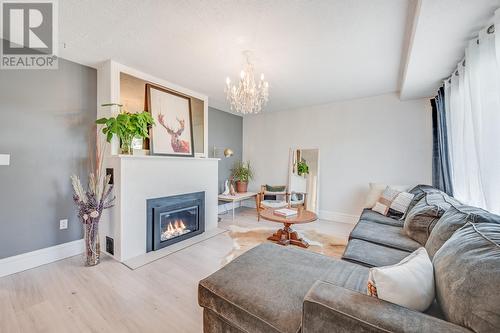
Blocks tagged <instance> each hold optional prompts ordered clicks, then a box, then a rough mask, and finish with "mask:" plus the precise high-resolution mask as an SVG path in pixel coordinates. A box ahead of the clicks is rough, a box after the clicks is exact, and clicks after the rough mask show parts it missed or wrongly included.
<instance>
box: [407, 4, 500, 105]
mask: <svg viewBox="0 0 500 333" xmlns="http://www.w3.org/2000/svg"><path fill="white" fill-rule="evenodd" d="M499 7H500V0H422V1H418V2H417V5H416V9H415V12H414V21H413V28H412V32H411V37H409V38H408V39H409V40H410V42H409V48H408V50H409V53H408V58H407V59H405V65H406V72H404V73H403V76H402V82H401V89H400V90H401V99H414V98H420V97H426V96H433V95H435V94H436V89H437V88H438V87H439V86H441V84H442V80H443V79H444V78H446V77H448V76H450V74H451V73H452V72H453V71H454V69H455V67H456V66H457V64H458V62H460V61H461V60H462V59H463V57H464V55H465V52H464V50H465V47H466V45H467V42H468V41H469V40H470V39H472V38H474V37H477V32H478V31H479V30H480V29H482V28H484V27H485V26H487V25H488V23H489V22H490V21H491V20H492V19H493V14H494V11H495V9H497V8H499Z"/></svg>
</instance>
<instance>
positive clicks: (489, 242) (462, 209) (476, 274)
mask: <svg viewBox="0 0 500 333" xmlns="http://www.w3.org/2000/svg"><path fill="white" fill-rule="evenodd" d="M411 192H412V193H413V194H415V197H414V199H413V201H412V203H411V205H410V209H409V210H408V212H407V214H406V216H404V217H403V218H390V217H386V216H383V215H380V214H378V213H376V212H373V211H371V210H369V209H365V210H364V211H363V212H362V214H361V217H360V219H359V222H358V223H357V225H356V226H355V228H354V229H353V231H352V233H351V235H350V238H349V242H348V245H347V247H346V249H345V252H344V255H343V258H342V260H338V259H334V258H331V257H327V256H323V255H320V254H316V253H312V252H309V251H305V250H303V249H299V248H293V247H282V246H280V245H275V244H268V243H266V244H262V245H259V246H257V247H255V248H253V249H251V250H249V251H247V252H246V253H244V254H243V255H241V256H240V257H238V258H236V259H235V260H233V261H232V262H231V263H229V264H228V265H226V266H225V267H223V268H222V269H220V270H219V271H217V272H215V273H214V274H212V275H211V276H209V277H207V278H206V279H204V280H202V281H200V283H199V288H198V301H199V304H200V306H202V307H203V308H204V309H203V327H204V332H207V333H208V332H290V333H292V332H293V333H296V332H304V333H309V332H471V331H475V332H500V245H499V244H500V216H497V215H494V214H491V213H488V212H486V211H484V210H481V209H479V208H475V207H468V206H463V205H461V204H460V203H459V202H458V201H457V200H455V199H454V198H452V197H449V196H448V195H446V194H445V193H443V192H441V191H439V190H437V189H434V188H432V187H430V186H426V185H419V186H416V187H415V188H414V189H412V190H411ZM410 235H411V237H410ZM422 246H425V247H426V249H427V251H428V253H429V255H430V256H431V259H432V260H433V265H434V273H435V287H436V300H435V301H434V303H433V304H432V305H431V306H430V308H429V309H428V310H427V311H425V312H424V313H420V312H416V311H413V310H410V309H406V308H404V307H401V306H398V305H395V304H392V303H389V302H386V301H384V300H381V299H378V298H375V297H371V296H368V295H367V293H366V288H367V279H368V274H369V268H370V267H374V266H385V265H391V264H395V263H397V262H399V261H400V260H401V259H403V258H405V257H406V256H408V255H409V254H410V253H411V252H413V251H414V250H416V249H418V248H419V247H422Z"/></svg>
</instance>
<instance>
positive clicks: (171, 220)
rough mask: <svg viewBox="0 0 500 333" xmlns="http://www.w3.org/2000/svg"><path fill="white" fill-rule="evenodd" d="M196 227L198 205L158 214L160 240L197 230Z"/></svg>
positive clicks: (197, 225)
mask: <svg viewBox="0 0 500 333" xmlns="http://www.w3.org/2000/svg"><path fill="white" fill-rule="evenodd" d="M198 228H199V224H198V206H193V207H187V208H182V209H178V210H173V211H168V212H164V213H161V214H160V230H161V234H160V241H161V242H165V241H168V240H171V239H173V238H176V237H179V236H182V235H186V234H189V233H191V232H194V231H197V230H198Z"/></svg>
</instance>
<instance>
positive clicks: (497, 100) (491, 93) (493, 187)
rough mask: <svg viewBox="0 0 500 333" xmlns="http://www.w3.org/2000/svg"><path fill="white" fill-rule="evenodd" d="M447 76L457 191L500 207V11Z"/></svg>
mask: <svg viewBox="0 0 500 333" xmlns="http://www.w3.org/2000/svg"><path fill="white" fill-rule="evenodd" d="M494 21H495V22H494V23H495V27H496V31H497V32H494V31H493V29H492V28H490V27H488V28H485V29H483V30H482V31H480V32H479V37H478V38H476V39H473V40H471V41H470V42H469V44H468V46H467V49H466V50H465V60H464V61H461V62H460V63H459V64H458V65H457V69H456V71H455V72H454V73H453V74H452V76H451V78H450V79H449V80H446V81H445V96H446V102H447V103H446V108H447V110H446V113H447V116H448V118H447V125H448V133H449V147H450V162H451V171H452V182H453V188H454V196H455V197H456V198H457V199H459V200H461V201H462V202H464V203H466V204H470V205H473V206H478V207H482V208H485V209H487V210H490V211H492V212H495V213H500V11H499V10H497V12H496V13H495V20H494Z"/></svg>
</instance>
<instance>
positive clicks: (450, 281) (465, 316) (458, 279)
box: [432, 222, 500, 333]
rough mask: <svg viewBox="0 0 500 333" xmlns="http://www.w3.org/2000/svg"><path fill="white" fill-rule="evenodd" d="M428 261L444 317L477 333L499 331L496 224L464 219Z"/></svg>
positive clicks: (498, 229)
mask: <svg viewBox="0 0 500 333" xmlns="http://www.w3.org/2000/svg"><path fill="white" fill-rule="evenodd" d="M432 263H433V265H434V281H435V283H436V298H437V301H438V302H439V305H440V306H441V309H442V311H443V313H444V316H445V317H446V319H447V320H448V321H450V322H452V323H455V324H458V325H461V326H465V327H467V328H469V329H472V330H473V331H474V332H477V333H482V332H500V297H499V286H500V224H497V223H478V224H476V223H471V222H467V224H466V225H465V226H464V227H462V228H461V229H459V230H457V231H456V232H455V233H454V234H453V235H452V236H451V238H450V239H449V240H448V241H447V242H446V243H444V245H443V246H442V247H441V249H439V250H438V251H437V253H436V254H435V255H434V258H433V262H432Z"/></svg>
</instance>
